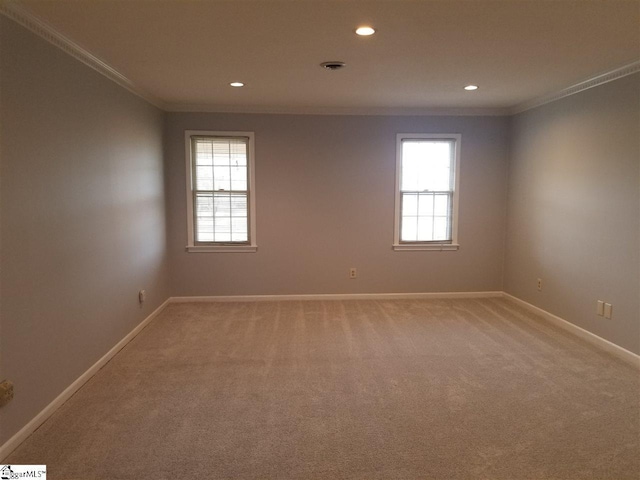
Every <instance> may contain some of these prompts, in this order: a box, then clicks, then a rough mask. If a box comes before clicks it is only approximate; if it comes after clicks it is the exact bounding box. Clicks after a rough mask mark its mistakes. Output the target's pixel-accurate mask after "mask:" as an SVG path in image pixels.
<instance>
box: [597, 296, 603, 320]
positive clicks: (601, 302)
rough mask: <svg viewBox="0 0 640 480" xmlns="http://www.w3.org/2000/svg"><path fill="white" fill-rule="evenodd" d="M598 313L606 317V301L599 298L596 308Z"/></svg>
mask: <svg viewBox="0 0 640 480" xmlns="http://www.w3.org/2000/svg"><path fill="white" fill-rule="evenodd" d="M596 313H597V314H598V315H600V316H601V317H604V302H603V301H602V300H598V307H597V308H596Z"/></svg>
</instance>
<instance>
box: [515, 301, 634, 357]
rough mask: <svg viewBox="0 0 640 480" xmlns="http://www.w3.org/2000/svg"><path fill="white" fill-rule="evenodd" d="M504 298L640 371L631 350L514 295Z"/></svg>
mask: <svg viewBox="0 0 640 480" xmlns="http://www.w3.org/2000/svg"><path fill="white" fill-rule="evenodd" d="M503 297H504V298H506V299H507V300H510V301H511V302H513V303H515V304H517V305H520V306H521V307H524V308H526V309H527V310H529V311H530V312H532V313H535V314H537V315H540V316H541V317H542V318H543V319H544V320H546V321H547V322H549V323H552V324H553V325H555V326H557V327H560V328H562V329H563V330H566V331H568V332H570V333H572V334H573V335H575V336H577V337H580V338H582V339H583V340H586V341H587V342H589V343H590V344H592V345H595V346H596V347H598V348H600V349H602V350H605V351H606V352H608V353H610V354H612V355H614V356H616V357H618V358H619V359H621V360H624V361H625V362H627V363H630V364H631V365H633V366H635V367H637V368H639V369H640V355H636V354H635V353H633V352H630V351H629V350H626V349H624V348H622V347H621V346H619V345H616V344H615V343H612V342H610V341H609V340H605V339H604V338H602V337H599V336H598V335H596V334H595V333H591V332H590V331H588V330H585V329H584V328H581V327H578V326H577V325H574V324H573V323H571V322H568V321H567V320H565V319H563V318H560V317H558V316H556V315H554V314H552V313H549V312H547V311H546V310H543V309H541V308H539V307H536V306H535V305H531V304H530V303H528V302H525V301H524V300H520V299H519V298H517V297H514V296H513V295H510V294H508V293H506V292H503Z"/></svg>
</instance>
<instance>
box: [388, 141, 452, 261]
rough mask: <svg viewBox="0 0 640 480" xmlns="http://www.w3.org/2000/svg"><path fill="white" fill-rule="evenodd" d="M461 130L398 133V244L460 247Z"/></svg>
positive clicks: (405, 246) (417, 247)
mask: <svg viewBox="0 0 640 480" xmlns="http://www.w3.org/2000/svg"><path fill="white" fill-rule="evenodd" d="M460 141H461V135H459V134H438V135H435V134H434V135H432V134H404V133H402V134H398V136H397V144H396V213H395V228H394V242H393V248H394V250H457V249H458V243H457V242H458V238H457V237H458V235H457V234H458V225H457V223H458V181H459V174H458V172H459V171H460Z"/></svg>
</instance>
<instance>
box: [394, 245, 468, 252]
mask: <svg viewBox="0 0 640 480" xmlns="http://www.w3.org/2000/svg"><path fill="white" fill-rule="evenodd" d="M459 248H460V245H458V244H457V243H429V244H427V243H425V244H420V243H401V244H397V243H395V244H394V245H393V249H394V250H395V251H396V252H416V251H423V250H431V251H438V252H442V251H449V250H458V249H459Z"/></svg>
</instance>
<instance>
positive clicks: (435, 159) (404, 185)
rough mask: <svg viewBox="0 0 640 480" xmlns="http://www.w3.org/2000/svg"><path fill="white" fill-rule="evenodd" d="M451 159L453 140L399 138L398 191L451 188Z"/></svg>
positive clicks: (445, 189)
mask: <svg viewBox="0 0 640 480" xmlns="http://www.w3.org/2000/svg"><path fill="white" fill-rule="evenodd" d="M452 160H453V143H452V142H450V141H445V140H434V141H428V140H425V141H422V140H405V141H403V142H402V165H401V180H400V188H401V190H414V191H423V190H430V191H448V190H451V189H452V185H453V182H452V178H451V168H452Z"/></svg>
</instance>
